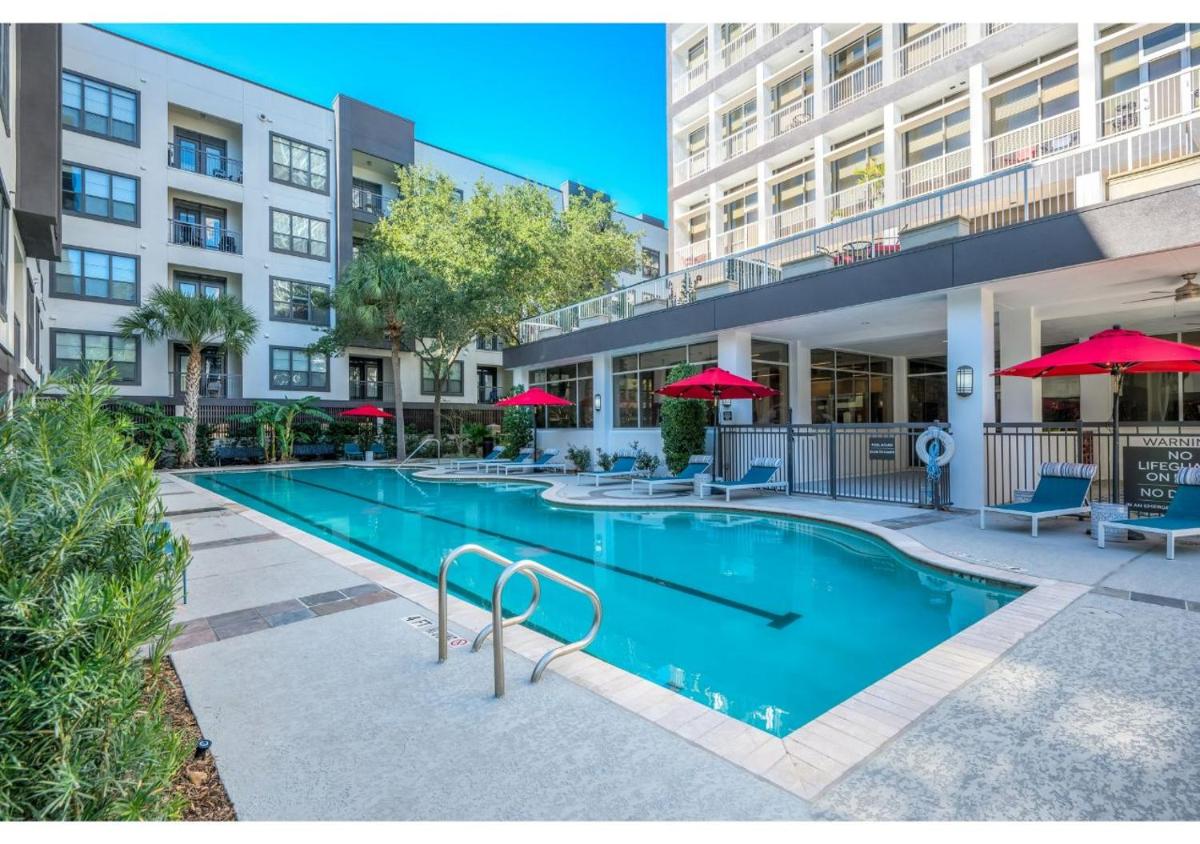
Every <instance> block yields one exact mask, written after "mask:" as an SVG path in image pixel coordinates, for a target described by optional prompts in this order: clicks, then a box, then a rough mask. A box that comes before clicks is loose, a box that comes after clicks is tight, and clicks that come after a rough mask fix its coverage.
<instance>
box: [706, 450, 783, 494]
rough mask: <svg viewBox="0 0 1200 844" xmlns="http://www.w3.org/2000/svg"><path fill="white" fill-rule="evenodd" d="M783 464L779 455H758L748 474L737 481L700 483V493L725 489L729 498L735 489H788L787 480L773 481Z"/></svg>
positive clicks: (752, 462)
mask: <svg viewBox="0 0 1200 844" xmlns="http://www.w3.org/2000/svg"><path fill="white" fill-rule="evenodd" d="M782 465H783V461H782V460H780V459H779V458H778V457H756V458H754V459H753V460H751V461H750V468H749V469H747V470H746V474H744V475H742V476H741V477H740V478H738V479H737V480H736V481H712V482H711V483H707V484H701V485H700V495H701V496H705V495H708V494H709V493H711V492H712V490H714V489H723V490H725V500H726V501H728V500H729V494H730V493H731V492H733V491H734V490H735V489H784V490H786V489H787V481H773V480H771V478H773V477H775V473H776V472H778V471H779V467H780V466H782Z"/></svg>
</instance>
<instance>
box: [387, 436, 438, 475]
mask: <svg viewBox="0 0 1200 844" xmlns="http://www.w3.org/2000/svg"><path fill="white" fill-rule="evenodd" d="M427 443H437V459H438V462H439V463H441V462H442V441H441V440H439V439H438V438H437V437H426V438H425V439H423V440H421V441H420V442H419V443H417V447H416V448H414V449H413V450H412V451H411V452H409V453H408V454H407V455H406V456H405V458H404V459H403V460H401V461H400V462H399V463H397V464H396V468H397V469H400V468H401V467H403V466H404V464H405V463H407V462H408V461H410V460H412V459H413V458H414V457H416V456H417V452H419V451H420V450H421V449H422V448H424V447H425V445H426V444H427Z"/></svg>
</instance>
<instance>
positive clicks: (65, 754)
mask: <svg viewBox="0 0 1200 844" xmlns="http://www.w3.org/2000/svg"><path fill="white" fill-rule="evenodd" d="M47 387H61V388H63V389H64V391H65V392H64V394H63V395H62V396H61V398H59V399H58V400H56V401H46V400H39V399H41V398H42V395H43V393H44V392H45V389H46V388H47ZM115 392H116V391H115V390H114V389H113V388H112V387H111V386H110V385H109V384H108V382H107V379H106V378H105V376H104V372H103V369H102V368H101V367H98V366H97V367H92V368H91V369H89V370H88V372H86V373H84V374H77V375H73V376H70V377H68V378H67V379H66V380H63V381H58V380H56V379H50V381H49V382H48V383H47V384H46V385H44V386H43V388H41V389H38V390H35V391H33V392H31V393H29V394H27V395H26V396H24V397H22V398H21V399H19V400H18V401H17V402H16V405H15V408H14V410H13V413H12V416H11V417H10V418H7V419H0V453H2V454H3V455H4V459H3V460H0V820H17V819H23V820H165V819H170V818H174V817H178V815H179V814H180V811H181V809H182V806H181V802H180V799H179V798H178V797H176V796H173V790H172V785H173V781H174V778H175V776H176V774H177V772H178V771H179V769H180V767H181V765H182V764H183V762H184V760H185V759H186V757H187V751H188V748H187V747H186V746H185V744H184V740H183V735H182V734H181V733H179V732H176V731H175V730H174V729H173V728H172V727H171V724H170V722H169V719H168V718H167V716H166V714H165V712H164V696H163V688H164V683H163V676H162V669H163V665H164V657H165V655H166V652H167V648H168V647H169V645H170V643H171V640H172V639H173V638H174V636H175V635H176V633H177V632H178V629H179V628H178V626H177V625H175V624H173V622H172V615H173V612H174V605H175V600H176V596H177V594H178V588H179V585H180V581H181V578H182V575H183V571H184V567H185V566H186V564H187V561H188V556H189V551H188V545H187V541H186V540H185V539H183V538H181V537H173V536H172V535H171V534H170V533H169V532H168V531H166V530H164V529H162V521H161V520H162V518H163V507H162V504H161V503H160V501H159V499H158V480H157V478H156V477H155V474H154V465H153V463H152V462H151V461H150V459H149V458H148V457H147V455H146V454H144V453H143V452H142V450H141V449H131V448H129V447H128V442H129V436H130V423H129V420H128V419H127V418H126V417H124V416H122V415H121V414H114V413H111V412H109V411H108V410H106V409H105V405H106V404H107V403H108V402H111V401H112V399H113V398H114V395H115ZM17 837H20V836H17Z"/></svg>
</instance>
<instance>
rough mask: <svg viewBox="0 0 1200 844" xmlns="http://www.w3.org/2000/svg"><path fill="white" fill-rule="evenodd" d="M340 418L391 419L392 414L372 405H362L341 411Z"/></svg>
mask: <svg viewBox="0 0 1200 844" xmlns="http://www.w3.org/2000/svg"><path fill="white" fill-rule="evenodd" d="M341 415H342V416H353V417H356V418H359V419H391V418H392V414H390V413H388V412H387V411H386V410H384V409H383V408H381V407H376V406H375V405H373V404H364V405H362V406H361V407H355V408H351V409H350V410H343V411H342V413H341Z"/></svg>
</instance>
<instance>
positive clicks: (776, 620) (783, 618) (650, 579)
mask: <svg viewBox="0 0 1200 844" xmlns="http://www.w3.org/2000/svg"><path fill="white" fill-rule="evenodd" d="M288 480H289V481H291V482H292V483H297V484H302V485H304V486H311V487H313V488H315V489H320V490H323V491H325V492H332V493H335V494H337V495H342V496H345V497H346V498H353V499H356V500H358V501H363V502H365V503H367V504H372V505H375V506H378V507H386V508H388V509H391V510H396V511H398V512H401V513H407V514H409V515H412V516H417V517H418V518H425V519H432V520H433V521H437V522H442V523H443V524H447V525H451V526H453V527H458V528H462V529H463V530H466V531H474V532H476V533H484V534H487V535H489V536H494V537H496V538H497V539H502V540H504V541H506V542H512V543H513V544H516V545H522V546H526V547H529V548H539V549H542V550H544V551H546V552H547V553H550V554H558V555H559V556H562V557H565V558H567V559H570V560H575V561H576V562H579V563H583V564H584V565H588V566H595V567H597V568H604V569H608V570H609V571H615V572H617V573H618V574H623V575H626V576H628V577H633V578H636V579H638V580H641V581H644V582H646V583H652V584H654V585H656V586H662V587H665V588H667V589H674V590H675V591H677V592H682V593H684V594H686V595H691V596H692V597H695V598H700V599H701V600H705V601H712V602H713V603H717V604H721V605H723V606H726V607H729V608H730V609H735V610H740V611H741V612H744V613H749V614H750V615H755V616H758V617H759V618H765V619H767V621H768V625H767V626H768V627H771V628H772V629H775V630H782V629H783V628H785V627H787V626H788V625H789V624H791V623H792V622H793V621H796V620H797V619H798V618H799V617H800V616H799V615H798V614H797V613H795V612H787V613H784V614H783V615H780V614H779V613H773V612H770V611H768V610H764V609H759V608H758V607H755V606H751V605H750V604H743V603H741V602H739V601H735V600H733V599H731V598H726V597H725V596H723V595H714V594H713V593H711V592H705V591H703V590H701V589H696V588H695V587H693V586H688V585H686V584H683V583H676V582H675V581H673V580H664V579H663V578H660V577H654V576H653V575H649V574H646V573H645V572H640V571H636V570H634V569H627V568H624V567H622V566H618V565H614V564H612V563H605V562H598V561H596V560H594V559H591V558H590V557H584V556H582V555H581V554H576V553H574V552H572V551H566V550H562V549H559V548H554V547H551V546H547V545H541V544H536V545H535V544H532V543H530V542H529V541H528V540H525V539H521V538H519V537H516V536H510V535H508V534H505V533H501V532H499V531H495V530H491V529H489V528H485V527H478V526H475V525H468V524H466V523H464V522H459V521H455V520H454V519H449V518H446V517H445V516H439V515H437V514H436V513H426V512H423V511H421V510H413V509H410V508H408V507H401V506H400V505H398V504H392V503H390V502H387V501H377V500H376V499H374V498H368V497H367V496H365V495H358V494H357V493H353V492H347V491H346V490H343V489H338V488H337V487H331V486H325V485H324V484H318V483H313V482H312V481H309V480H301V479H299V478H296V477H293V476H291V475H288ZM234 488H235V489H236V487H234ZM247 494H249V493H247ZM259 500H260V501H261V500H262V499H259ZM297 518H303V517H299V516H297ZM426 576H427V577H430V576H431V575H428V574H427V575H426Z"/></svg>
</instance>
